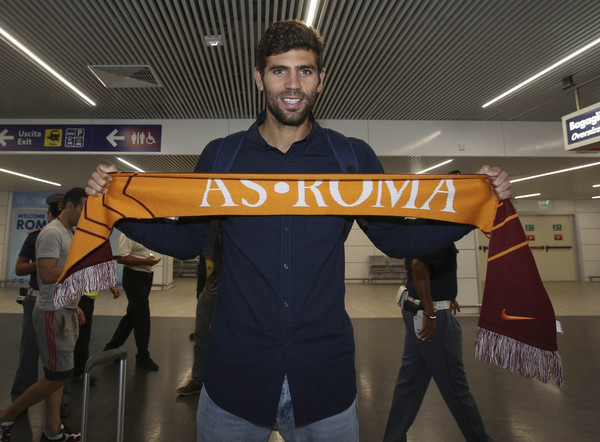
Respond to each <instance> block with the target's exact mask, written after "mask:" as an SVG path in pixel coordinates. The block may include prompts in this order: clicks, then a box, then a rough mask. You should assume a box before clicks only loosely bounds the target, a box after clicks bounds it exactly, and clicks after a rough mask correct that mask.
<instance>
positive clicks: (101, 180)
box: [85, 164, 119, 196]
mask: <svg viewBox="0 0 600 442" xmlns="http://www.w3.org/2000/svg"><path fill="white" fill-rule="evenodd" d="M118 171H119V169H117V166H114V165H112V164H111V165H109V166H105V165H104V164H99V165H98V167H96V171H95V172H93V173H92V176H91V177H90V179H89V180H88V182H87V184H88V185H87V187H86V188H85V193H87V194H88V195H89V196H102V195H103V194H105V193H106V192H107V191H108V186H109V185H110V182H111V180H112V178H111V176H110V175H109V172H118Z"/></svg>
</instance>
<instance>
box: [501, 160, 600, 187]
mask: <svg viewBox="0 0 600 442" xmlns="http://www.w3.org/2000/svg"><path fill="white" fill-rule="evenodd" d="M599 165H600V162H598V163H590V164H584V165H582V166H575V167H569V168H568V169H560V170H554V171H552V172H546V173H540V174H539V175H532V176H526V177H524V178H517V179H514V180H512V179H511V180H510V182H511V183H518V182H519V181H526V180H532V179H534V178H541V177H544V176H548V175H556V174H557V173H564V172H571V171H572V170H577V169H585V168H586V167H592V166H599Z"/></svg>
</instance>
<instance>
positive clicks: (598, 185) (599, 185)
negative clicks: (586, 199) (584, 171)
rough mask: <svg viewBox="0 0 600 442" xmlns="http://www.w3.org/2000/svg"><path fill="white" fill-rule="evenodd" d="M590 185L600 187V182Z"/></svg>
mask: <svg viewBox="0 0 600 442" xmlns="http://www.w3.org/2000/svg"><path fill="white" fill-rule="evenodd" d="M592 187H600V184H594V185H593V186H592Z"/></svg>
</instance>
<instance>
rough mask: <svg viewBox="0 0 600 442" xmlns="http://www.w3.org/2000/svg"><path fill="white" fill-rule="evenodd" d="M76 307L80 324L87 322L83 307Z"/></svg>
mask: <svg viewBox="0 0 600 442" xmlns="http://www.w3.org/2000/svg"><path fill="white" fill-rule="evenodd" d="M75 308H76V309H77V319H79V325H83V324H85V315H84V314H83V310H81V307H79V306H77V307H75Z"/></svg>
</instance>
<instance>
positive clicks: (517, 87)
mask: <svg viewBox="0 0 600 442" xmlns="http://www.w3.org/2000/svg"><path fill="white" fill-rule="evenodd" d="M598 43H600V38H597V39H596V40H594V41H593V42H591V43H588V44H587V45H585V46H584V47H582V48H581V49H578V50H576V51H575V52H573V53H572V54H570V55H567V56H566V57H565V58H563V59H562V60H559V61H557V62H556V63H554V64H553V65H552V66H549V67H547V68H546V69H544V70H543V71H541V72H538V73H537V74H535V75H534V76H533V77H530V78H528V79H527V80H525V81H523V82H522V83H519V84H518V85H516V86H515V87H513V88H511V89H509V90H507V91H506V92H504V93H502V94H500V95H498V96H497V97H496V98H494V99H493V100H490V101H488V102H487V103H485V104H484V105H483V106H481V107H483V108H486V107H488V106H490V105H492V104H494V103H495V102H497V101H499V100H502V99H503V98H504V97H506V96H507V95H510V94H512V93H513V92H515V91H517V90H519V89H521V88H522V87H524V86H527V85H528V84H529V83H531V82H532V81H535V80H537V79H538V78H540V77H541V76H542V75H545V74H547V73H548V72H550V71H551V70H553V69H555V68H557V67H559V66H560V65H561V64H564V63H566V62H567V61H569V60H571V59H572V58H575V57H577V56H578V55H579V54H581V53H583V52H585V51H587V50H588V49H591V48H593V47H594V46H596V45H597V44H598Z"/></svg>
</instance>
